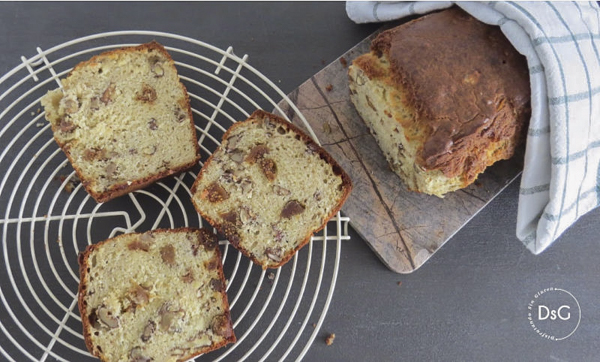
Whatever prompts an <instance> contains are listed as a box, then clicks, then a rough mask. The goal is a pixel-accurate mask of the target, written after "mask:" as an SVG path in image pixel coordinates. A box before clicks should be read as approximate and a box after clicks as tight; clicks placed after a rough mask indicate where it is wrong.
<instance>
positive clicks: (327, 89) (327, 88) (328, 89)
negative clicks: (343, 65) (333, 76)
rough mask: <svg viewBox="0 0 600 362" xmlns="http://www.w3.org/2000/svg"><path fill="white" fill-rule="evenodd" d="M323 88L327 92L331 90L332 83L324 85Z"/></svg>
mask: <svg viewBox="0 0 600 362" xmlns="http://www.w3.org/2000/svg"><path fill="white" fill-rule="evenodd" d="M325 90H326V91H328V92H331V91H332V90H333V85H332V84H328V85H327V87H325Z"/></svg>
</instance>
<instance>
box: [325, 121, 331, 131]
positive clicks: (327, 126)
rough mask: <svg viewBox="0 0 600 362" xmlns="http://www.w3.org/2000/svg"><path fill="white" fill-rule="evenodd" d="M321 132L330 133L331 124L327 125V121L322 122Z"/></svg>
mask: <svg viewBox="0 0 600 362" xmlns="http://www.w3.org/2000/svg"><path fill="white" fill-rule="evenodd" d="M323 133H325V134H330V133H331V126H330V125H329V122H325V123H323Z"/></svg>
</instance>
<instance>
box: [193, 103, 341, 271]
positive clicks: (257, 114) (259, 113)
mask: <svg viewBox="0 0 600 362" xmlns="http://www.w3.org/2000/svg"><path fill="white" fill-rule="evenodd" d="M259 119H268V120H269V121H271V122H274V123H277V124H279V125H282V126H284V127H287V128H289V129H290V130H292V131H293V132H295V133H296V134H298V135H299V136H300V138H301V139H302V141H303V142H305V143H306V144H307V145H308V144H310V145H311V149H314V150H315V152H317V153H318V154H319V156H320V157H321V159H323V160H325V161H326V162H327V163H328V164H330V165H331V166H332V169H333V172H334V173H335V174H336V175H339V176H340V177H341V179H342V185H343V188H344V192H343V194H342V197H341V198H340V200H339V201H338V203H337V204H336V205H335V207H334V208H333V210H332V211H331V212H330V213H329V215H327V217H325V218H324V222H323V223H322V224H321V225H320V226H319V227H317V228H315V229H314V230H309V231H308V233H307V235H305V236H304V238H303V240H302V242H301V243H300V244H298V246H297V247H296V248H294V249H293V250H291V251H290V252H288V253H287V254H285V255H283V256H282V259H281V261H280V262H279V263H277V264H275V265H271V266H265V265H263V264H262V263H261V262H260V261H259V260H257V259H256V258H255V257H254V256H253V254H252V253H251V252H250V251H249V250H247V249H245V248H243V247H242V246H241V245H240V244H239V242H236V240H235V238H233V239H234V240H231V239H232V238H230V236H228V235H227V233H226V230H225V227H224V225H223V224H222V223H220V222H219V221H217V220H214V219H212V218H211V217H210V216H209V215H207V213H206V212H204V211H203V210H202V209H201V208H199V207H198V206H197V205H196V203H195V202H193V204H194V207H195V208H196V211H198V213H199V214H200V215H201V216H202V217H203V218H204V219H205V220H206V221H208V222H209V224H211V225H212V226H213V227H214V228H216V229H217V230H219V231H220V232H221V233H223V234H225V235H226V236H227V237H228V239H229V242H230V243H231V244H232V245H233V246H234V247H235V248H236V249H238V250H239V251H241V252H242V254H244V255H245V256H246V257H248V258H250V259H251V260H252V261H253V262H254V263H255V264H257V265H260V266H261V268H262V269H263V270H266V269H268V268H279V267H281V266H282V265H284V264H285V263H287V262H288V261H289V260H290V259H291V258H292V257H293V256H294V254H296V252H297V251H298V250H300V249H301V248H302V247H304V246H305V245H306V244H308V242H309V241H310V238H311V236H312V235H313V234H314V233H316V232H318V231H320V230H322V229H323V228H324V227H325V225H327V222H329V220H330V219H331V218H332V217H333V216H334V215H335V214H336V213H337V212H338V211H340V209H341V208H342V206H343V205H344V202H346V199H347V198H348V196H350V192H351V191H352V187H353V186H352V180H351V179H350V176H348V174H347V173H346V172H345V171H344V170H343V169H342V168H341V167H340V165H339V164H338V163H337V162H336V161H335V160H334V159H333V157H331V155H329V153H327V151H326V150H325V149H324V148H322V147H321V146H319V145H318V144H317V143H316V142H315V141H314V140H313V139H312V138H310V137H309V136H308V135H306V134H305V133H304V132H303V131H302V130H301V129H300V128H298V127H296V126H295V125H294V124H292V123H291V122H287V121H286V120H284V119H283V118H281V117H279V116H276V115H274V114H272V113H269V112H266V111H263V110H261V109H259V110H256V111H254V112H253V113H252V114H251V115H250V117H249V118H248V119H247V120H245V121H242V122H236V123H234V124H233V125H232V126H231V127H230V128H229V129H228V130H227V131H226V132H225V134H224V135H223V138H222V141H224V140H226V139H227V138H228V137H229V135H230V134H231V133H232V132H233V131H234V130H235V129H236V128H237V127H241V126H242V125H243V124H244V123H245V122H253V121H255V120H259ZM213 155H214V153H213V154H212V155H211V156H210V157H209V158H208V160H207V161H206V162H205V164H204V167H202V169H201V170H200V174H199V175H198V178H197V179H196V181H195V182H194V184H193V185H192V188H191V189H190V191H191V193H192V195H194V194H196V192H197V191H198V190H197V188H198V185H199V184H200V182H201V180H202V177H203V176H204V173H205V172H206V169H207V168H208V167H210V163H211V161H212V158H213Z"/></svg>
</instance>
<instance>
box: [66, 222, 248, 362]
mask: <svg viewBox="0 0 600 362" xmlns="http://www.w3.org/2000/svg"><path fill="white" fill-rule="evenodd" d="M180 232H185V233H196V232H198V233H202V234H203V235H204V236H205V237H204V238H203V239H202V240H203V241H204V244H205V245H207V244H210V245H212V246H214V249H215V253H216V254H217V256H216V257H217V258H218V259H219V260H221V258H222V255H221V249H219V244H218V240H217V237H216V235H215V234H214V233H213V232H212V231H210V230H209V229H206V228H201V229H197V228H189V227H184V228H178V229H155V230H152V231H151V232H150V233H152V234H158V233H180ZM132 234H133V235H142V234H144V233H132ZM132 234H122V235H119V236H115V237H113V238H110V239H106V240H103V241H100V242H98V243H96V244H91V245H88V246H87V247H86V249H85V250H84V251H82V252H80V253H79V255H78V263H79V288H78V298H77V302H78V303H77V305H78V308H79V315H80V316H81V322H82V324H83V339H84V342H85V346H86V347H87V349H88V351H89V352H90V353H91V354H92V355H94V356H96V357H98V358H100V359H101V360H102V361H105V360H106V359H105V356H104V355H103V354H102V353H95V351H94V344H93V342H92V339H91V331H90V327H91V322H90V320H89V319H88V318H86V317H85V316H86V306H87V303H86V302H85V298H84V296H85V292H86V290H87V281H88V271H89V270H88V269H89V268H88V265H89V264H88V260H89V257H90V255H91V253H92V252H93V251H94V250H96V249H98V248H100V247H101V246H102V245H104V244H107V243H111V242H114V241H115V240H116V239H117V240H118V238H119V237H122V236H123V235H132ZM209 238H210V239H209ZM218 273H219V279H220V280H221V282H223V283H225V275H224V274H223V268H222V267H221V268H218ZM220 294H221V295H222V296H223V306H224V311H223V314H224V315H225V316H226V318H227V320H228V323H229V325H233V324H232V322H231V313H230V310H229V301H228V299H227V293H226V291H225V289H223V290H222V291H221V293H220ZM236 341H237V339H236V337H235V333H233V332H232V334H231V337H229V338H225V339H224V340H223V341H222V342H221V343H216V344H214V345H210V346H207V347H205V348H203V349H202V350H200V351H199V352H197V353H195V354H193V355H189V356H186V357H182V361H186V360H188V359H191V358H193V357H196V356H199V355H201V354H203V353H207V352H210V351H213V350H216V349H218V348H221V347H223V346H225V345H227V344H229V343H235V342H236Z"/></svg>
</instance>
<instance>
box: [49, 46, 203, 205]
mask: <svg viewBox="0 0 600 362" xmlns="http://www.w3.org/2000/svg"><path fill="white" fill-rule="evenodd" d="M138 51H143V52H150V51H157V52H160V53H161V54H162V55H163V56H164V57H165V58H167V60H168V62H169V64H170V65H171V66H173V67H174V66H175V62H174V61H173V58H172V57H171V55H170V54H169V52H167V51H166V49H165V48H164V47H163V46H162V45H161V44H159V43H158V42H156V41H154V40H153V41H151V42H149V43H145V44H141V45H138V46H134V47H126V48H120V49H115V50H111V51H107V52H104V53H101V54H98V55H95V56H93V57H92V58H90V59H89V60H86V61H83V62H80V63H78V64H77V65H76V66H75V67H74V68H73V69H72V70H71V72H69V76H70V75H71V74H72V73H73V72H74V71H76V70H78V69H80V68H85V67H88V66H91V65H94V64H97V63H98V62H100V61H101V60H102V59H105V58H116V57H118V56H119V55H121V54H127V53H131V52H138ZM178 84H179V87H180V88H181V90H182V91H183V94H184V97H185V102H182V104H180V105H182V106H185V108H186V109H187V114H188V117H189V119H190V132H191V133H192V135H193V139H194V140H197V139H198V137H197V134H196V127H195V126H194V118H193V115H192V108H191V106H190V99H189V94H188V92H187V89H186V88H185V86H184V85H183V83H182V82H181V81H180V82H178ZM184 103H185V104H184ZM51 128H52V132H53V134H54V140H55V141H56V143H57V144H58V146H59V147H60V148H61V149H62V150H63V152H64V153H65V155H66V156H67V158H68V159H69V162H70V163H71V165H72V166H73V168H74V170H75V172H76V174H77V176H78V177H79V179H80V180H81V184H82V186H83V187H84V188H85V190H86V191H87V192H88V194H90V196H92V198H93V199H94V200H96V202H100V203H101V202H106V201H109V200H112V199H114V198H117V197H119V196H123V195H125V194H128V193H130V192H133V191H135V190H139V189H142V188H144V187H146V186H148V185H151V184H153V183H154V182H156V181H158V180H160V179H163V178H165V177H168V176H170V175H174V174H178V173H180V172H182V171H185V170H188V169H190V168H192V167H194V166H195V165H196V164H197V163H198V161H200V146H199V145H198V142H195V152H196V158H195V160H194V161H192V162H189V163H187V164H185V165H183V166H180V167H175V168H171V169H168V170H165V171H162V172H160V173H158V174H155V175H152V176H149V177H145V178H142V179H138V180H133V181H131V183H130V184H129V183H126V182H123V183H120V184H116V185H113V186H111V187H110V188H109V189H108V190H107V191H104V192H95V191H94V190H92V188H91V187H90V186H89V185H90V184H91V182H92V180H88V179H87V178H85V177H84V175H83V174H82V173H81V169H80V168H79V167H77V165H76V164H75V162H74V160H73V158H72V157H71V153H70V152H69V145H68V143H64V142H61V141H60V140H59V138H58V136H57V133H58V127H57V126H56V125H54V124H52V123H51Z"/></svg>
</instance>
